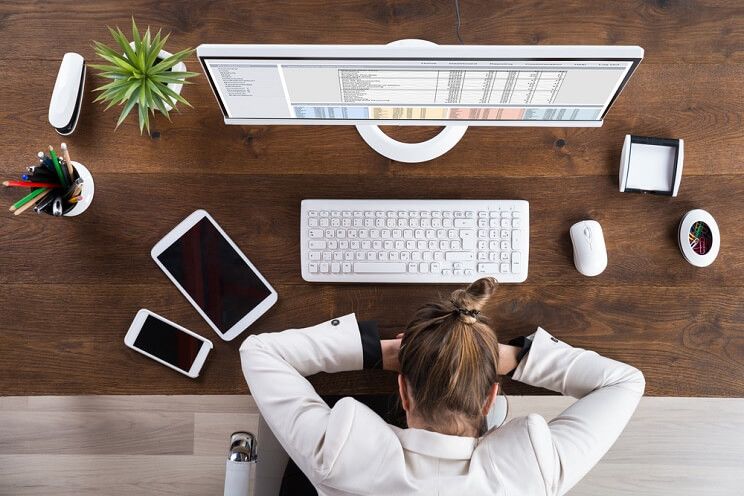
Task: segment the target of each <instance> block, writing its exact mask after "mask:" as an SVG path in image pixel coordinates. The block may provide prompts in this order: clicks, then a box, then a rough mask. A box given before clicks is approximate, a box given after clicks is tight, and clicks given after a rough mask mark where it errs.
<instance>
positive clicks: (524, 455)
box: [241, 278, 645, 496]
mask: <svg viewBox="0 0 744 496" xmlns="http://www.w3.org/2000/svg"><path fill="white" fill-rule="evenodd" d="M495 288H496V282H495V281H494V280H493V279H491V278H485V279H480V280H478V281H476V282H474V283H472V284H471V285H470V286H469V287H468V288H467V289H464V290H463V289H460V290H457V291H455V292H453V293H452V295H451V299H450V300H446V301H441V302H438V303H432V304H429V305H425V306H424V307H423V308H421V309H420V310H419V311H418V312H417V313H416V315H415V316H414V318H413V320H412V321H411V323H410V324H409V325H408V327H407V328H406V331H405V333H404V334H403V337H402V339H394V340H382V341H380V340H379V337H378V336H376V335H375V334H376V332H375V331H374V330H373V329H371V328H369V327H367V328H366V329H363V330H360V328H359V326H358V324H357V320H356V318H355V316H354V315H353V314H350V315H346V316H344V317H339V318H337V319H334V320H331V321H330V322H326V323H323V324H320V325H317V326H315V327H310V328H307V329H292V330H287V331H284V332H279V333H272V334H260V335H255V336H251V337H249V338H248V339H246V341H245V342H244V343H243V345H242V346H241V360H242V364H243V373H244V374H245V378H246V380H247V381H248V385H249V386H250V389H251V392H252V394H253V397H254V399H255V401H256V404H257V405H258V408H259V410H260V411H261V414H262V415H263V416H264V418H265V420H266V422H267V424H268V425H269V426H270V427H271V430H272V431H273V432H274V434H275V435H276V437H277V439H278V440H279V442H280V443H281V444H282V446H283V447H284V448H285V449H286V451H287V453H288V454H289V456H290V457H291V458H292V459H293V460H294V461H295V462H296V463H297V465H298V466H299V468H300V469H301V470H302V472H304V474H305V475H306V476H307V477H308V478H309V479H310V481H311V482H312V484H313V485H314V486H315V488H316V489H317V491H318V493H319V494H321V495H350V494H370V495H372V494H380V495H386V496H387V495H398V494H422V495H445V494H453V495H458V496H469V495H479V494H511V495H518V494H540V495H559V494H564V493H566V492H567V491H568V490H569V489H571V487H573V486H574V485H575V484H576V483H577V482H578V481H579V480H580V479H581V478H582V477H583V476H584V475H585V474H586V473H587V472H588V471H589V470H590V469H591V468H592V467H593V466H594V464H596V463H597V461H599V459H600V458H601V457H602V456H603V455H604V454H605V452H606V451H607V450H608V449H609V448H610V446H611V445H612V443H614V442H615V440H616V439H617V437H618V436H619V435H620V433H621V432H622V430H623V428H624V427H625V425H626V424H627V422H628V420H629V419H630V417H631V415H632V414H633V411H634V410H635V408H636V406H637V405H638V401H639V400H640V398H641V396H642V395H643V390H644V386H645V382H644V379H643V375H642V374H641V372H639V371H638V370H637V369H635V368H633V367H631V366H629V365H625V364H623V363H620V362H617V361H615V360H611V359H609V358H604V357H602V356H599V355H598V354H596V353H594V352H592V351H586V350H582V349H580V348H572V347H571V346H569V345H567V344H565V343H563V342H561V341H559V340H558V339H556V338H554V337H552V336H551V335H550V334H549V333H548V332H546V331H545V330H543V329H541V328H538V329H537V331H536V332H535V333H534V334H532V335H531V336H529V337H526V338H522V339H521V340H520V341H521V342H520V343H518V344H519V346H512V345H505V344H499V343H498V341H497V337H496V333H495V331H494V330H493V329H492V328H491V327H490V326H489V325H488V324H487V323H486V321H485V320H484V318H483V317H482V316H481V314H480V313H479V312H480V310H481V308H482V307H483V306H484V304H485V303H486V302H487V301H488V299H489V298H490V297H491V295H492V294H493V292H494V290H495ZM378 361H379V362H381V363H382V367H383V368H385V369H388V370H394V371H397V372H399V375H398V386H399V394H400V399H401V403H402V406H403V409H404V410H405V412H406V418H407V424H408V428H407V429H400V428H397V427H394V426H392V425H389V424H387V423H386V422H385V421H383V420H382V419H381V418H380V417H379V416H377V415H376V414H375V413H374V412H373V411H371V410H370V409H369V408H367V407H366V406H364V405H363V404H361V403H359V402H358V401H356V400H354V399H352V398H344V399H342V400H340V401H338V402H337V403H336V404H335V405H334V406H333V408H330V407H329V406H328V405H327V404H326V403H325V402H324V401H323V400H322V399H321V398H320V396H318V394H317V393H316V392H315V390H314V389H313V387H312V386H311V385H310V383H309V382H308V381H307V380H305V379H304V376H308V375H311V374H315V373H317V372H321V371H323V372H341V371H346V370H357V369H361V368H363V367H364V368H367V367H373V366H374V365H375V364H376V363H377V362H378ZM506 374H512V378H513V379H514V380H517V381H520V382H523V383H525V384H530V385H532V386H538V387H543V388H547V389H550V390H552V391H557V392H559V393H561V394H566V395H570V396H573V397H575V398H577V399H578V401H576V402H575V403H574V404H573V405H571V406H570V407H569V408H568V409H566V410H565V411H564V412H563V413H561V414H560V415H559V416H557V417H556V418H554V419H553V420H551V421H550V422H546V421H545V419H543V418H542V417H541V416H539V415H535V414H531V415H528V416H526V417H522V418H517V419H514V420H512V421H510V422H508V423H506V424H505V425H503V426H502V427H499V428H494V429H491V430H490V431H486V425H485V418H486V415H487V414H488V411H489V409H490V408H491V405H492V404H493V403H494V399H495V397H496V394H497V392H498V388H499V377H500V376H501V375H506Z"/></svg>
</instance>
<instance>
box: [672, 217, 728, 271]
mask: <svg viewBox="0 0 744 496" xmlns="http://www.w3.org/2000/svg"><path fill="white" fill-rule="evenodd" d="M677 241H678V243H679V249H680V251H681V252H682V256H683V257H684V258H685V260H687V261H688V262H689V263H690V264H692V265H694V266H695V267H707V266H708V265H710V264H712V263H713V261H714V260H715V259H716V257H717V256H718V251H719V250H720V248H721V233H720V231H719V230H718V224H717V223H716V220H715V219H714V218H713V216H712V215H710V214H709V213H708V212H706V211H705V210H701V209H695V210H690V211H689V212H687V213H686V214H685V215H683V216H682V220H680V222H679V230H678V237H677Z"/></svg>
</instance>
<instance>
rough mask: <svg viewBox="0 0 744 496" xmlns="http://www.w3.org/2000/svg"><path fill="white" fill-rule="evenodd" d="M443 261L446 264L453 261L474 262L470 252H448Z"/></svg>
mask: <svg viewBox="0 0 744 496" xmlns="http://www.w3.org/2000/svg"><path fill="white" fill-rule="evenodd" d="M445 260H447V261H448V262H454V261H468V262H472V261H474V260H475V256H474V255H473V252H472V251H448V252H447V253H446V255H445Z"/></svg>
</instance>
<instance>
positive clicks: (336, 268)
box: [331, 263, 341, 274]
mask: <svg viewBox="0 0 744 496" xmlns="http://www.w3.org/2000/svg"><path fill="white" fill-rule="evenodd" d="M331 272H333V273H334V274H338V273H339V272H341V264H339V263H332V264H331Z"/></svg>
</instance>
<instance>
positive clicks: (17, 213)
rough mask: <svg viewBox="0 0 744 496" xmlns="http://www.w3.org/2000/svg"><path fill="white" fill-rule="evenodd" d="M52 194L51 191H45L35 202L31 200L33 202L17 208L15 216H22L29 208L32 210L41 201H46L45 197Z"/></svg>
mask: <svg viewBox="0 0 744 496" xmlns="http://www.w3.org/2000/svg"><path fill="white" fill-rule="evenodd" d="M51 192H52V190H51V189H48V190H46V191H44V192H43V193H42V194H40V195H39V196H37V197H36V198H34V199H33V200H31V201H29V202H27V203H26V204H25V205H23V206H21V207H19V208H17V209H16V211H15V212H13V215H21V214H22V213H23V212H25V211H26V210H28V209H29V208H31V207H33V206H34V205H36V204H38V203H39V201H41V200H42V199H44V197H46V196H47V195H48V194H49V193H51Z"/></svg>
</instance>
